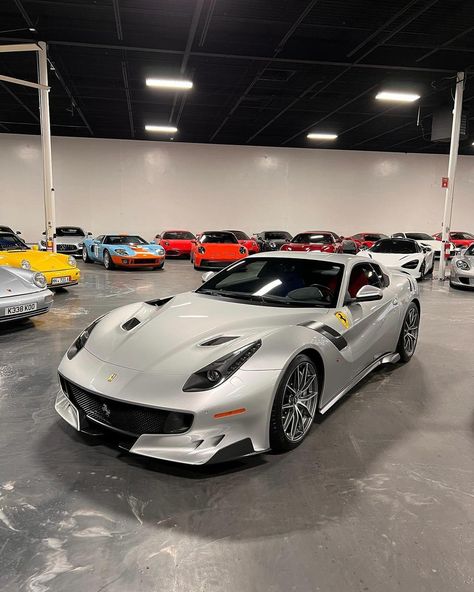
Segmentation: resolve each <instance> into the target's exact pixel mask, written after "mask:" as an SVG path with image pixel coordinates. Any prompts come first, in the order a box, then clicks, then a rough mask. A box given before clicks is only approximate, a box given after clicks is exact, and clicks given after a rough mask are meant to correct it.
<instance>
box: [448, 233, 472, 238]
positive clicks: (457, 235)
mask: <svg viewBox="0 0 474 592" xmlns="http://www.w3.org/2000/svg"><path fill="white" fill-rule="evenodd" d="M451 238H452V239H454V240H474V234H471V233H470V232H451Z"/></svg>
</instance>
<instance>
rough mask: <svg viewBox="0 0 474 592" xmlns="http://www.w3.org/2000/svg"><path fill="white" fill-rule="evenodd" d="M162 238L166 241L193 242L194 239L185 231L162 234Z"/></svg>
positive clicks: (190, 233) (192, 235)
mask: <svg viewBox="0 0 474 592" xmlns="http://www.w3.org/2000/svg"><path fill="white" fill-rule="evenodd" d="M163 238H164V239H167V240H194V239H195V238H196V237H195V236H194V234H193V233H192V232H188V231H187V230H172V231H169V232H163Z"/></svg>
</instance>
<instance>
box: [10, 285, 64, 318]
mask: <svg viewBox="0 0 474 592" xmlns="http://www.w3.org/2000/svg"><path fill="white" fill-rule="evenodd" d="M52 303H53V293H52V292H51V290H41V291H38V292H32V293H31V294H22V295H21V296H11V297H6V298H1V299H0V323H1V322H7V321H16V320H19V319H28V318H30V317H34V316H37V315H40V314H45V313H46V312H48V311H49V309H50V308H51V305H52ZM34 304H36V309H35V310H28V308H29V307H31V305H34ZM17 307H20V310H18V312H16V313H14V314H8V315H7V311H8V309H10V308H17Z"/></svg>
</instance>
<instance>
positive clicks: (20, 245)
mask: <svg viewBox="0 0 474 592" xmlns="http://www.w3.org/2000/svg"><path fill="white" fill-rule="evenodd" d="M28 250H29V248H28V247H27V246H26V245H25V243H24V242H23V241H22V240H21V239H19V238H18V237H17V236H16V234H11V233H10V232H8V233H7V232H5V233H3V232H2V233H0V251H28Z"/></svg>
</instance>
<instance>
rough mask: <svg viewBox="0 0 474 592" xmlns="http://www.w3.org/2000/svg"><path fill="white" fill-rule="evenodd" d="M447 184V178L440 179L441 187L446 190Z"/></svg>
mask: <svg viewBox="0 0 474 592" xmlns="http://www.w3.org/2000/svg"><path fill="white" fill-rule="evenodd" d="M448 183H449V177H441V187H443V188H444V189H447V187H448Z"/></svg>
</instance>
